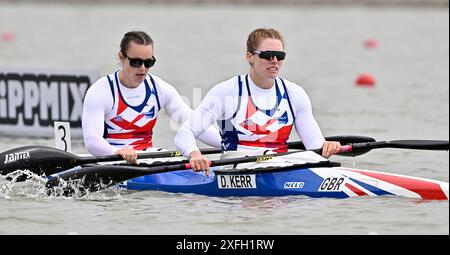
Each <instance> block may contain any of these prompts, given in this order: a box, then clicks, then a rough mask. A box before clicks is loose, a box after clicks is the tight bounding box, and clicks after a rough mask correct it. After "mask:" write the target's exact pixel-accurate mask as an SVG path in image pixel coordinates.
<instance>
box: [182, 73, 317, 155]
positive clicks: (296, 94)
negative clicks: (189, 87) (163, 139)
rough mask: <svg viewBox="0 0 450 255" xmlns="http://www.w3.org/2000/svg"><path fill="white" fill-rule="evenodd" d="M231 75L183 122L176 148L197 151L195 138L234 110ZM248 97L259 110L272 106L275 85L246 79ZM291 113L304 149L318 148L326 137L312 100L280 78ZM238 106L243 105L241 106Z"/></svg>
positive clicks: (236, 98) (235, 86)
mask: <svg viewBox="0 0 450 255" xmlns="http://www.w3.org/2000/svg"><path fill="white" fill-rule="evenodd" d="M237 80H238V79H237V78H236V77H233V78H231V79H229V80H227V81H224V82H222V83H219V84H217V85H216V86H214V87H213V88H212V89H211V90H210V91H209V92H208V94H207V95H206V97H205V98H204V99H203V101H202V103H201V104H200V106H199V107H198V108H197V109H196V110H195V111H194V114H193V115H192V119H191V120H190V121H187V122H185V123H184V124H183V126H182V127H181V128H180V130H179V131H178V133H177V135H176V137H175V145H176V147H177V148H178V149H179V150H180V151H181V152H182V153H183V155H184V156H188V155H189V154H190V153H191V152H192V151H194V150H198V147H197V145H196V141H195V138H196V137H198V136H199V135H200V134H202V133H203V132H204V131H205V130H206V129H207V128H208V127H210V126H211V125H212V124H213V123H214V122H215V121H217V120H226V119H229V118H231V117H232V116H233V114H235V112H236V111H237V107H238V104H239V100H240V99H239V96H238V95H239V84H238V82H237ZM248 80H249V89H250V92H251V98H252V100H253V102H254V103H255V104H256V106H257V107H258V108H260V109H271V108H273V107H274V106H275V104H276V103H277V97H276V91H275V86H272V88H270V89H262V88H259V87H258V86H256V85H255V84H254V82H253V81H252V80H251V79H250V78H249V79H248ZM283 80H284V82H285V84H286V89H287V92H288V95H289V98H290V102H291V106H292V110H293V113H294V118H295V122H294V126H295V129H296V131H297V134H298V135H299V136H300V138H301V140H302V141H303V143H304V144H305V147H306V149H317V148H321V147H322V145H323V143H324V142H325V138H324V137H323V135H322V132H321V130H320V128H319V125H318V124H317V122H316V120H315V119H314V116H313V113H312V107H311V102H310V100H309V97H308V95H307V94H306V92H305V91H304V90H303V88H301V87H300V86H298V85H297V84H295V83H292V82H290V81H288V80H285V79H283ZM241 107H245V106H242V105H241Z"/></svg>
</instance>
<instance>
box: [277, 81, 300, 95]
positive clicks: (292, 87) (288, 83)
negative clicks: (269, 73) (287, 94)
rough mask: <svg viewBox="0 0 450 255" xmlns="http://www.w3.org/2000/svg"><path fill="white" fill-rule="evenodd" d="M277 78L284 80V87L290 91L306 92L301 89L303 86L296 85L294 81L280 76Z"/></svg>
mask: <svg viewBox="0 0 450 255" xmlns="http://www.w3.org/2000/svg"><path fill="white" fill-rule="evenodd" d="M278 78H279V79H280V80H282V81H283V82H284V84H285V85H286V89H287V90H288V91H292V92H294V93H302V94H303V93H306V92H305V90H304V89H303V87H302V86H300V85H298V84H297V83H294V82H292V81H289V80H287V79H284V78H282V77H278Z"/></svg>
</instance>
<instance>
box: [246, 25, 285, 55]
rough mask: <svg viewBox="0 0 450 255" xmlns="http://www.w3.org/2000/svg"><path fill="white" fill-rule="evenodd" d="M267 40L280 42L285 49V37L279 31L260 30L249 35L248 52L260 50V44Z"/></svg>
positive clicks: (270, 29) (271, 29)
mask: <svg viewBox="0 0 450 255" xmlns="http://www.w3.org/2000/svg"><path fill="white" fill-rule="evenodd" d="M267 38H272V39H278V40H280V41H281V43H282V44H283V47H284V39H283V36H282V35H281V33H280V32H279V31H278V30H275V29H273V28H258V29H255V30H253V32H251V33H250V34H249V35H248V39H247V52H253V51H255V50H256V49H257V48H258V46H259V44H260V43H261V42H262V41H263V40H264V39H267Z"/></svg>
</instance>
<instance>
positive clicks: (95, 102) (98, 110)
mask: <svg viewBox="0 0 450 255" xmlns="http://www.w3.org/2000/svg"><path fill="white" fill-rule="evenodd" d="M112 106H113V99H112V95H111V89H110V87H109V84H108V81H107V80H106V77H103V78H101V79H100V80H98V81H97V82H96V83H94V84H93V85H92V86H91V87H90V88H89V89H88V91H87V93H86V96H85V98H84V103H83V116H82V129H83V138H84V144H85V146H86V149H87V150H88V151H89V152H90V153H91V154H92V155H111V154H113V153H114V152H115V151H116V150H117V148H115V147H114V146H112V145H110V144H109V143H108V141H106V140H105V139H104V138H103V132H104V128H105V127H104V126H105V123H104V122H105V113H106V112H107V111H110V110H111V109H112Z"/></svg>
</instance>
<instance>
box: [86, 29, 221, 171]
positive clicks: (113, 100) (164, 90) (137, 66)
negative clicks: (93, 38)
mask: <svg viewBox="0 0 450 255" xmlns="http://www.w3.org/2000/svg"><path fill="white" fill-rule="evenodd" d="M153 53H154V52H153V40H152V39H151V38H150V36H149V35H148V34H146V33H145V32H142V31H131V32H128V33H126V34H125V35H124V37H123V39H122V42H121V43H120V52H119V53H118V57H119V59H120V62H121V67H122V68H121V69H120V70H118V71H116V72H114V73H111V74H109V75H106V76H105V77H102V78H100V79H99V80H98V81H97V82H95V83H94V84H93V85H92V86H91V87H90V88H89V89H88V91H87V93H86V97H85V99H84V105H83V117H82V127H83V137H84V142H85V145H86V148H87V149H88V151H89V152H90V153H92V154H93V155H110V154H120V155H121V156H122V157H123V158H124V159H125V160H126V161H127V162H128V163H136V159H137V152H136V151H137V150H148V149H150V150H151V148H152V147H153V144H152V134H153V128H154V126H155V123H156V119H157V116H158V113H159V112H160V110H162V109H165V110H166V112H167V114H168V115H169V117H170V118H171V119H172V120H173V121H174V122H175V123H178V125H181V124H182V123H183V122H184V121H185V120H186V119H187V118H188V117H189V115H191V114H192V109H191V108H190V107H189V106H188V105H187V104H185V103H184V102H183V101H182V99H181V97H180V95H179V94H178V92H177V91H176V90H175V88H174V87H173V86H171V85H170V84H168V83H167V82H165V81H164V80H162V79H161V78H159V77H157V76H156V75H154V74H150V73H149V70H150V68H151V67H152V66H153V65H154V64H155V62H156V58H155V56H154V54H153ZM205 130H206V129H205ZM199 139H200V140H202V141H203V142H204V143H207V144H209V145H211V146H213V147H219V146H220V135H219V132H218V131H217V130H216V129H215V128H213V127H211V128H209V129H208V130H206V131H205V133H204V134H202V135H201V136H200V137H199Z"/></svg>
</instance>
